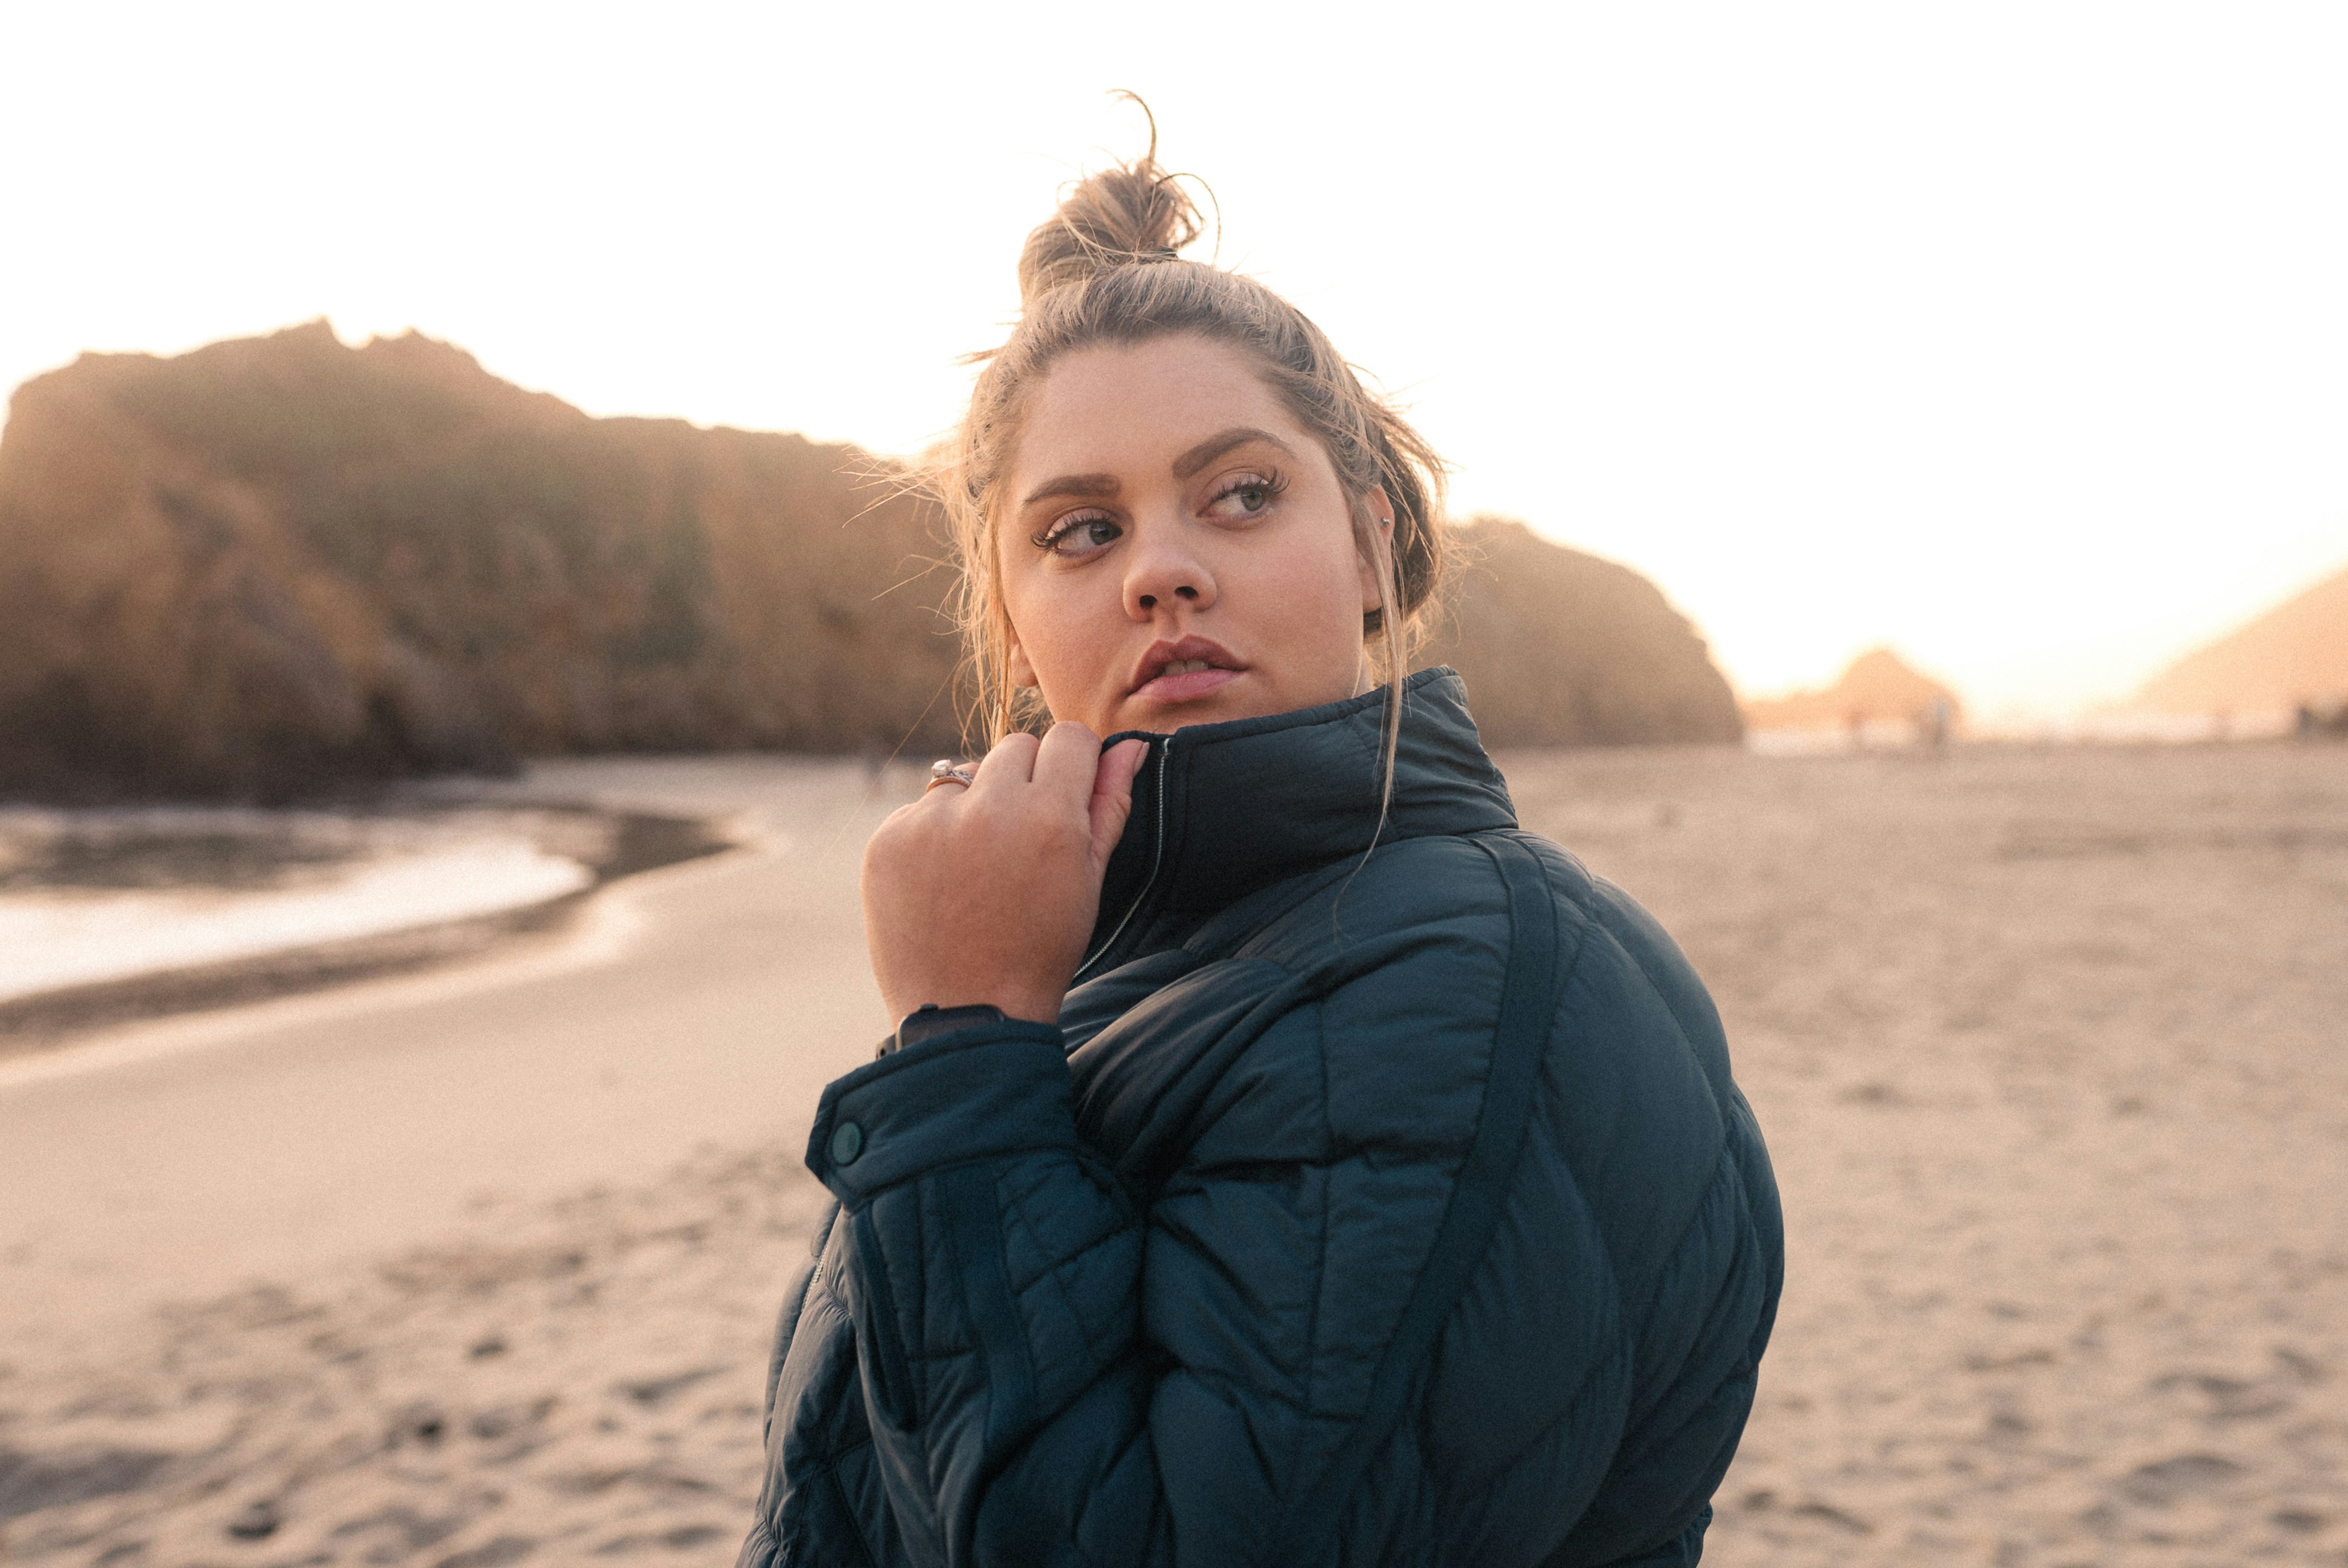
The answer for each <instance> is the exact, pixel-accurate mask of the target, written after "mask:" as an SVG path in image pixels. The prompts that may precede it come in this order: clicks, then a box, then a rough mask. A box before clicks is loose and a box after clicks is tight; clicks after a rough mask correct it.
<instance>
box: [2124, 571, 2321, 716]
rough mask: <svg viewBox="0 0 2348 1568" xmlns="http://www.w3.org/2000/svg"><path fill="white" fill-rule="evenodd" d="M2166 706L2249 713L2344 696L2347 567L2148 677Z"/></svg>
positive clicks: (2145, 701) (2148, 699) (2147, 696)
mask: <svg viewBox="0 0 2348 1568" xmlns="http://www.w3.org/2000/svg"><path fill="white" fill-rule="evenodd" d="M2137 702H2138V703H2139V704H2140V705H2142V706H2144V707H2147V708H2153V709H2157V710H2161V711H2164V712H2172V713H2253V712H2262V711H2281V710H2285V709H2291V708H2296V707H2299V706H2300V705H2302V703H2304V704H2308V705H2310V706H2314V707H2323V708H2329V707H2333V706H2335V705H2337V704H2340V703H2343V702H2348V570H2343V571H2341V572H2338V573H2336V574H2335V575H2333V576H2332V577H2329V578H2326V579H2323V580H2322V582H2319V583H2317V584H2316V585H2315V586H2314V587H2313V588H2311V589H2308V590H2307V591H2306V592H2304V593H2302V594H2298V595H2295V596H2294V597H2292V598H2291V599H2289V600H2285V601H2284V602H2282V603H2281V604H2279V605H2277V606H2276V607H2275V608H2274V609H2272V610H2268V611H2267V612H2266V613H2265V614H2264V615H2261V616H2260V617H2259V618H2258V619H2257V620H2253V621H2251V622H2250V624H2249V625H2247V626H2244V627H2242V628H2240V630H2235V631H2232V632H2230V633H2228V634H2227V635H2226V636H2224V637H2221V638H2219V640H2218V641H2215V642H2212V643H2210V644H2209V646H2207V647H2205V648H2201V649H2199V650H2197V651H2194V652H2192V653H2188V654H2187V655H2186V656H2185V657H2184V658H2183V659H2180V660H2178V661H2177V662H2176V663H2175V664H2173V665H2171V666H2170V667H2169V668H2168V669H2167V670H2165V671H2161V673H2160V674H2158V675H2157V676H2155V677H2154V678H2153V679H2152V680H2151V681H2150V682H2147V683H2146V685H2145V688H2144V690H2143V692H2140V693H2139V694H2138V695H2137Z"/></svg>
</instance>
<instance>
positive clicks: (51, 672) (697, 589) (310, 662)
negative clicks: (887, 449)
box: [0, 322, 1736, 800]
mask: <svg viewBox="0 0 2348 1568" xmlns="http://www.w3.org/2000/svg"><path fill="white" fill-rule="evenodd" d="M1464 534H1465V537H1466V538H1468V541H1469V542H1470V543H1471V544H1473V545H1474V546H1475V547H1476V548H1478V551H1480V553H1481V554H1482V556H1483V558H1484V559H1483V561H1482V563H1481V564H1480V565H1479V566H1473V567H1470V569H1468V571H1467V572H1466V573H1464V574H1463V580H1462V584H1461V591H1460V592H1459V593H1458V594H1457V596H1456V608H1455V610H1454V619H1453V622H1452V624H1451V627H1450V629H1449V630H1448V631H1447V634H1446V635H1445V636H1444V637H1443V638H1441V639H1439V640H1438V641H1437V643H1436V644H1435V646H1433V647H1432V648H1431V649H1429V650H1428V653H1427V657H1428V659H1429V661H1435V660H1447V661H1454V662H1457V664H1458V665H1459V666H1460V667H1461V668H1462V670H1463V671H1465V672H1466V674H1467V676H1468V682H1469V684H1470V687H1471V690H1472V691H1473V692H1474V697H1475V702H1476V708H1477V712H1478V718H1479V719H1480V720H1481V721H1482V722H1483V723H1484V724H1485V726H1486V729H1487V731H1488V733H1489V735H1490V736H1491V738H1492V740H1493V741H1494V742H1495V743H1499V744H1558V743H1562V744H1572V743H1608V742H1622V741H1664V740H1721V739H1729V738H1733V737H1734V736H1735V733H1736V715H1735V706H1734V704H1733V703H1732V702H1730V701H1729V699H1728V693H1727V686H1726V683H1725V682H1723V681H1722V680H1721V678H1720V675H1719V673H1718V671H1715V670H1714V669H1713V668H1712V665H1711V662H1710V661H1709V660H1708V659H1707V658H1706V657H1705V654H1704V647H1703V644H1702V643H1701V642H1700V641H1698V640H1697V639H1696V637H1695V635H1694V632H1693V630H1690V629H1689V627H1688V625H1687V623H1686V622H1685V621H1684V620H1682V619H1681V618H1680V617H1679V616H1677V615H1676V614H1675V613H1673V611H1672V610H1670V608H1669V607H1668V606H1667V605H1666V604H1665V603H1664V602H1663V598H1662V596H1661V595H1660V594H1659V593H1657V592H1656V591H1655V589H1653V587H1652V586H1651V585H1649V584H1648V583H1646V582H1645V581H1644V580H1643V579H1640V578H1639V577H1637V576H1636V575H1635V574H1633V573H1632V572H1630V571H1628V570H1627V569H1623V568H1621V567H1617V566H1613V565H1611V564H1608V563H1606V562H1602V561H1599V560H1596V559H1592V558H1591V557H1587V556H1583V555H1580V554H1577V553H1576V552H1573V551H1570V550H1566V549H1562V548H1560V547H1557V546H1553V545H1550V544H1547V543H1544V542H1542V541H1540V540H1539V539H1537V538H1534V537H1533V536H1532V535H1531V534H1530V533H1529V531H1527V530H1525V529H1524V528H1521V527H1520V526H1519V525H1515V524H1500V523H1479V524H1475V525H1470V526H1468V528H1466V529H1465V530H1464ZM945 554H946V550H945V545H944V540H943V532H942V527H941V522H940V519H939V518H938V516H937V514H936V511H935V508H934V507H932V506H930V505H928V504H927V503H925V502H923V501H922V500H921V499H919V498H918V497H915V496H914V495H912V494H911V493H909V492H908V491H907V490H906V489H905V488H904V487H903V486H902V484H901V476H898V475H895V474H893V472H892V471H891V469H890V468H889V467H888V466H886V465H885V464H883V463H881V462H880V461H878V460H876V459H873V458H871V457H870V456H866V455H865V454H862V453H860V452H858V451H857V450H855V449H854V448H851V447H846V446H819V445H818V444H815V443H813V442H809V441H808V440H805V439H803V438H801V437H799V436H789V435H776V434H763V433H757V432H749V431H741V430H730V429H703V428H698V427H695V426H693V425H686V424H684V423H682V422H679V421H674V420H646V419H594V418H590V417H589V416H588V415H584V414H582V413H581V412H580V411H578V410H577V409H574V408H572V407H571V406H569V405H566V404H564V403H562V402H561V401H560V400H558V399H556V398H553V397H551V396H548V395H543V394H537V393H530V392H525V391H523V390H521V389H520V388H518V387H515V386H513V385H511V384H508V383H506V382H503V381H500V380H499V379H498V378H496V377H495V376H492V375H490V374H488V373H487V372H486V371H484V370H482V369H481V367H480V366H479V364H476V363H475V362H474V360H473V359H472V358H471V357H470V356H469V355H468V354H465V353H464V352H463V351H462V350H459V349H458V348H455V347H452V346H450V345H448V344H446V343H437V342H434V341H432V340H430V339H428V338H425V337H421V336H418V335H416V334H414V333H409V334H407V335H405V336H401V337H397V338H392V339H377V340H376V341H374V342H371V343H367V344H366V345H365V346H363V347H359V348H349V347H345V345H344V344H343V343H340V342H339V341H338V340H337V339H336V338H335V335H334V333H333V332H332V331H331V329H329V328H328V326H327V325H326V323H324V322H317V323H311V324H309V325H306V326H302V327H295V328H292V329H289V330H287V331H284V332H281V333H274V334H272V335H270V336H267V337H262V338H252V339H242V340H237V341H232V342H227V343H215V344H213V345H211V346H210V347H208V348H203V349H199V350H197V351H196V352H194V353H192V354H184V355H181V356H180V357H178V358H174V359H157V358H152V357H149V356H146V355H139V354H89V355H85V356H83V357H82V358H81V359H80V360H78V361H77V362H76V363H75V364H73V365H71V366H69V367H67V368H66V369H64V370H60V371H57V372H54V373H52V374H47V375H44V376H40V377H37V378H36V379H34V380H33V381H30V382H27V383H26V384H25V385H24V386H22V387H21V388H19V389H18V390H17V392H16V394H15V397H14V399H13V400H12V402H11V404H10V410H9V419H8V425H7V428H6V431H5V436H0V792H5V793H7V794H17V795H25V794H37V795H46V796H51V797H63V798H73V797H103V796H116V797H119V796H124V795H134V796H156V795H195V796H232V797H243V798H252V799H263V800H266V799H280V798H286V797H290V796H293V795H297V794H308V793H312V792H314V791H317V790H321V789H327V788H333V787H335V786H337V785H340V784H348V783H365V782H369V781H375V780H380V779H384V778H387V777H396V776H401V775H408V774H423V773H430V772H437V771H444V770H450V769H476V770H496V769H501V768H505V767H510V766H511V765H512V764H513V763H514V761H515V760H516V759H517V758H519V757H521V756H525V755H530V754H544V753H562V752H586V751H611V750H707V749H737V748H769V749H788V750H797V751H816V752H859V751H862V752H868V753H880V752H886V751H889V750H891V749H894V748H896V747H897V746H899V745H900V744H901V743H902V744H905V745H907V746H909V747H910V748H911V751H912V752H913V753H915V754H934V753H936V752H939V751H944V750H949V749H952V748H953V745H954V744H955V742H956V739H957V734H958V728H959V725H958V712H957V703H956V693H955V692H954V690H953V685H954V677H955V673H956V671H957V669H958V668H959V665H960V661H961V651H960V647H959V644H958V642H957V641H956V639H955V637H954V635H953V628H952V626H951V625H950V624H949V623H948V621H947V620H946V618H945V616H944V614H943V613H942V605H943V603H944V601H945V599H946V595H947V591H948V589H949V587H950V574H949V573H948V571H947V570H946V569H943V568H942V566H941V565H940V563H941V562H942V559H943V558H944V556H945Z"/></svg>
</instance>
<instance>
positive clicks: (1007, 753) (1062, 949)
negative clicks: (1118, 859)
mask: <svg viewBox="0 0 2348 1568" xmlns="http://www.w3.org/2000/svg"><path fill="white" fill-rule="evenodd" d="M1148 750H1149V748H1148V745H1146V744H1145V743H1142V742H1140V741H1127V742H1124V743H1121V744H1118V745H1116V746H1113V747H1111V748H1110V749H1109V750H1108V751H1107V752H1106V753H1104V752H1102V750H1101V749H1100V738H1099V737H1098V736H1097V735H1095V734H1094V733H1092V732H1091V731H1090V730H1088V729H1086V727H1085V726H1084V725H1082V724H1078V723H1058V724H1055V725H1053V726H1052V732H1051V733H1049V734H1048V735H1045V737H1044V739H1043V740H1042V741H1041V742H1038V741H1037V740H1036V739H1035V736H1033V735H1027V734H1015V735H1008V736H1005V737H1004V739H1003V740H1002V741H1001V742H999V743H997V744H996V745H995V747H994V750H993V751H991V752H989V753H986V760H985V761H983V762H982V763H981V764H979V765H978V774H977V779H976V782H975V783H973V784H971V785H970V786H969V787H968V788H963V787H962V786H960V785H957V784H943V785H941V786H939V787H937V788H935V789H932V790H930V791H929V792H928V793H927V794H923V795H922V798H921V799H919V800H917V801H915V802H913V804H911V805H908V806H902V807H901V808H899V809H898V810H897V811H896V812H894V813H892V814H891V815H890V817H889V820H888V821H886V822H884V823H882V824H881V825H880V831H879V832H878V833H875V834H874V835H872V842H871V843H870V844H868V845H865V846H864V942H865V946H866V947H867V948H869V949H870V952H871V955H872V977H873V979H876V980H878V981H880V999H881V1000H882V1001H883V1002H885V1003H886V1004H887V1005H888V1008H889V1016H890V1017H891V1019H901V1018H903V1017H904V1016H905V1015H906V1014H907V1013H910V1012H911V1011H913V1010H914V1009H917V1008H919V1007H921V1006H922V1004H923V1003H925V1002H935V1003H936V1004H937V1005H938V1006H940V1007H968V1006H972V1005H974V1004H977V1003H981V1002H986V1003H992V1004H993V1005H994V1006H995V1007H998V1008H1001V1009H1003V1011H1004V1014H1005V1015H1007V1016H1008V1017H1011V1018H1017V1019H1028V1020H1034V1021H1035V1022H1037V1023H1053V1022H1056V1021H1057V1020H1058V1019H1059V1016H1060V1001H1061V999H1062V998H1064V997H1065V996H1066V994H1067V990H1068V981H1069V979H1070V978H1071V977H1073V976H1074V975H1075V974H1076V966H1077V965H1078V964H1079V963H1081V962H1083V961H1084V956H1085V943H1086V941H1087V940H1088V939H1089V938H1091V936H1092V931H1093V919H1094V917H1095V916H1096V914H1097V912H1098V910H1099V908H1100V887H1101V873H1102V872H1103V871H1104V870H1105V869H1107V866H1108V857H1109V852H1110V851H1111V850H1112V849H1114V848H1116V847H1117V835H1119V834H1121V833H1123V832H1124V831H1125V819H1126V815H1127V814H1128V812H1130V811H1131V810H1132V809H1133V775H1134V774H1135V773H1136V772H1137V771H1138V769H1139V768H1140V766H1141V762H1142V759H1143V757H1145V756H1147V755H1148Z"/></svg>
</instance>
